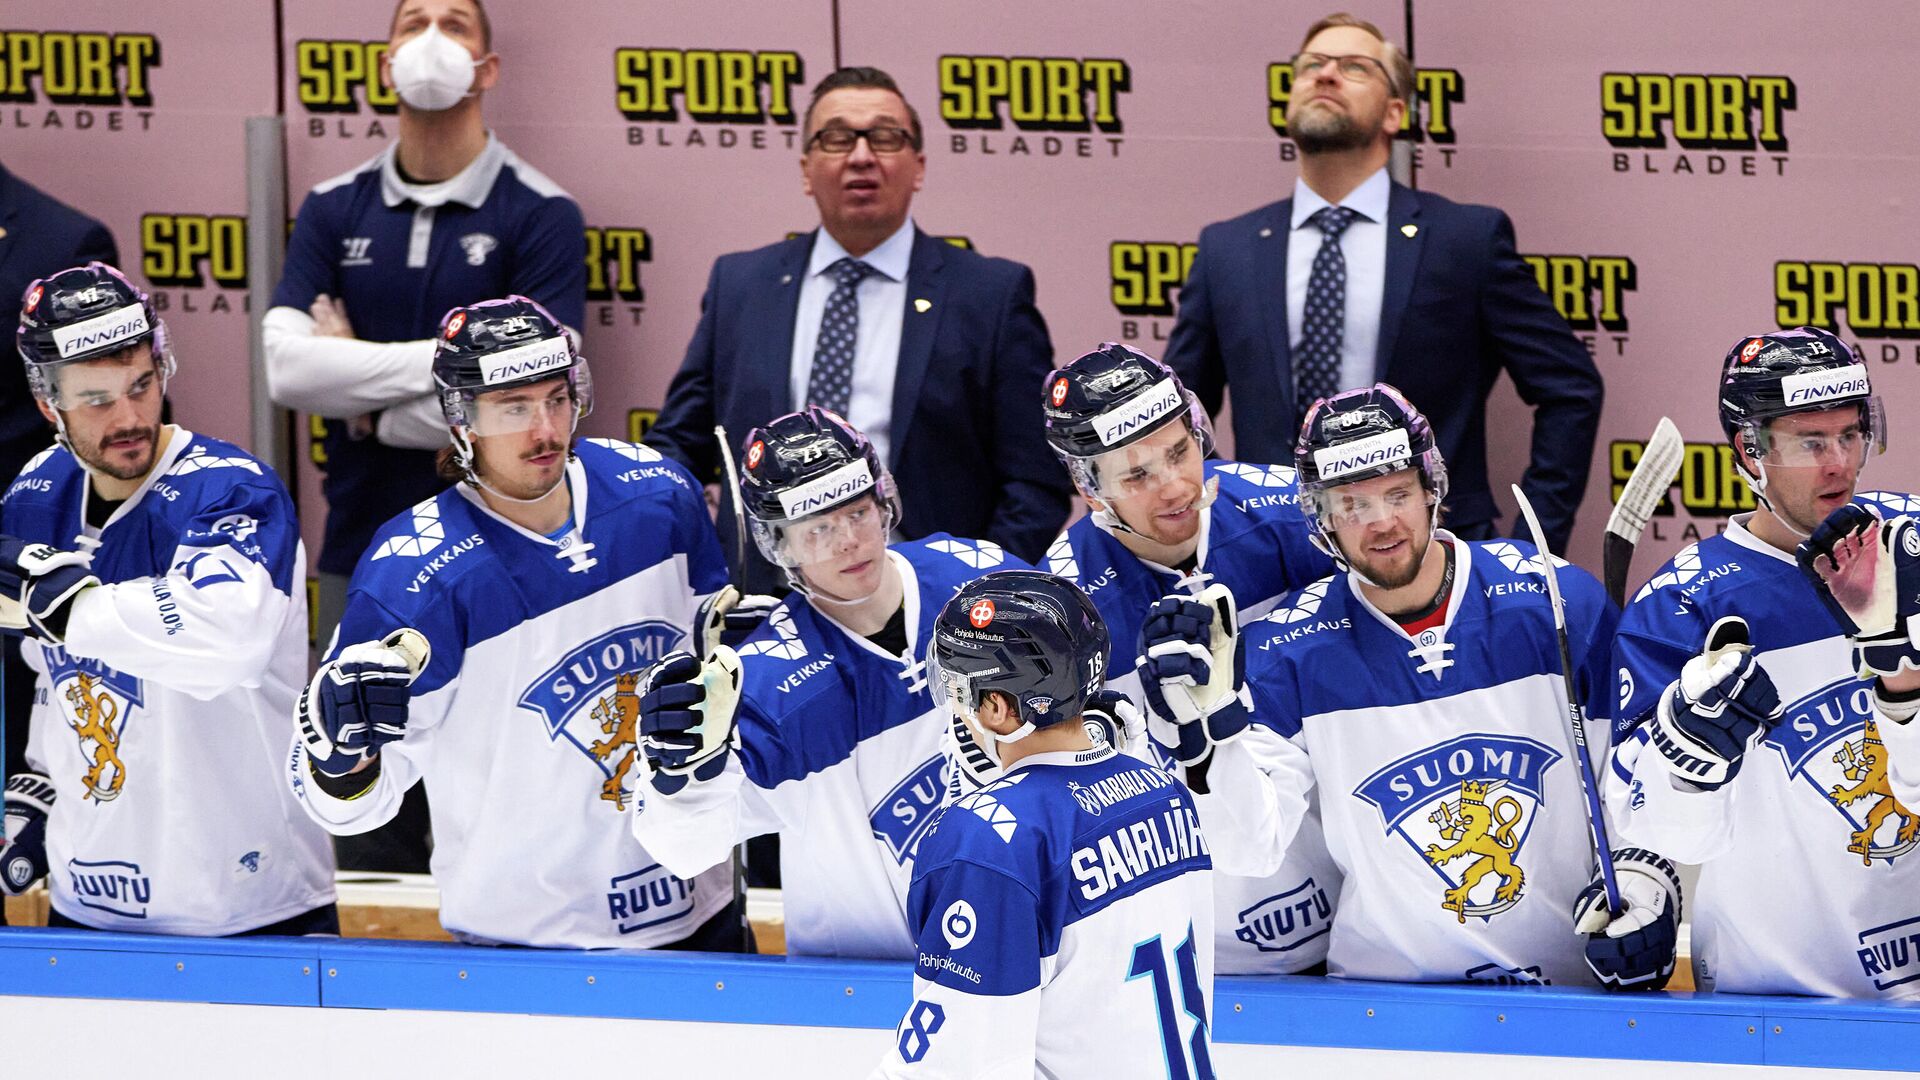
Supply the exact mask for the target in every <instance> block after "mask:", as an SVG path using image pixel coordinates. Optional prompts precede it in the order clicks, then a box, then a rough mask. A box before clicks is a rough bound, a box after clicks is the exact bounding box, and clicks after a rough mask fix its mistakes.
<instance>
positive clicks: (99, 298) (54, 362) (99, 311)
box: [15, 262, 174, 409]
mask: <svg viewBox="0 0 1920 1080" xmlns="http://www.w3.org/2000/svg"><path fill="white" fill-rule="evenodd" d="M142 341H149V342H152V348H153V360H154V369H155V370H156V371H157V372H158V373H159V376H160V388H161V390H162V391H163V392H164V391H165V389H166V381H167V379H168V378H169V377H170V376H172V375H173V371H174V362H173V353H172V351H171V350H170V349H168V347H167V329H166V325H165V324H164V323H162V322H161V321H160V317H159V315H158V314H156V313H155V311H154V309H153V300H152V298H150V297H149V296H148V295H147V294H146V293H144V292H142V291H141V290H140V288H139V287H138V286H136V285H134V283H133V282H131V281H128V280H127V278H126V275H124V274H122V273H121V272H120V271H118V270H116V269H114V268H113V267H111V266H108V265H107V264H106V263H103V262H90V263H88V264H86V265H85V266H75V267H71V268H69V269H66V270H62V271H60V272H59V273H57V274H52V275H49V276H47V277H44V278H40V279H39V280H37V281H35V282H34V283H33V284H31V285H28V286H27V290H26V292H25V293H23V294H22V295H21V299H20V328H19V330H17V331H16V332H15V342H16V345H17V347H18V348H19V351H20V358H21V359H22V360H23V361H25V362H26V365H27V385H28V386H29V387H31V388H32V390H33V396H34V397H36V398H39V399H40V400H41V401H44V402H46V403H47V404H49V405H51V406H53V407H54V408H56V409H71V408H74V407H75V406H77V405H78V404H80V403H81V402H79V401H77V400H75V401H67V400H64V399H63V396H62V395H61V393H60V387H59V380H58V379H56V378H55V377H54V376H55V369H57V368H58V367H59V366H60V365H62V364H70V363H75V362H78V361H82V360H97V359H100V358H101V357H104V356H111V355H113V354H114V353H117V352H119V351H121V350H122V349H126V348H129V347H131V346H134V345H137V344H139V343H140V342H142ZM87 403H89V404H95V405H104V404H108V403H109V402H107V401H100V400H98V399H97V395H90V396H89V397H88V399H87Z"/></svg>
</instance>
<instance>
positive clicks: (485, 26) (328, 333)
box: [265, 0, 586, 870]
mask: <svg viewBox="0 0 1920 1080" xmlns="http://www.w3.org/2000/svg"><path fill="white" fill-rule="evenodd" d="M380 75H381V81H382V82H383V83H385V84H386V85H388V86H390V87H392V88H393V89H394V91H395V92H396V93H398V95H399V97H400V137H399V140H398V141H397V142H395V143H394V144H393V145H392V146H390V147H388V148H387V149H386V150H384V151H382V152H381V153H380V154H379V156H377V157H375V158H374V159H373V160H371V161H368V162H367V163H365V164H364V165H361V166H360V167H358V168H356V169H354V170H353V171H352V172H349V173H347V174H345V175H342V176H337V177H334V178H333V179H331V180H327V181H325V182H323V183H321V184H319V185H317V186H315V187H314V188H313V190H312V192H311V193H310V194H309V195H308V197H307V199H306V201H305V203H304V204H302V206H301V208H300V215H299V219H298V221H296V222H295V224H294V230H293V236H292V238H291V239H290V240H289V241H288V246H287V266H286V271H285V273H284V275H283V276H282V277H281V279H280V285H279V287H278V288H277V289H276V290H275V291H274V297H273V305H272V307H271V309H270V310H269V311H268V312H267V315H266V320H265V343H266V354H267V377H268V383H269V386H270V387H271V389H272V392H273V398H274V400H275V401H276V402H278V403H280V404H281V405H285V406H287V407H288V408H291V409H297V410H300V411H302V412H308V413H313V414H315V415H317V416H320V417H324V418H325V419H326V421H327V423H326V438H325V449H326V484H325V492H326V496H327V502H328V507H329V510H328V514H327V524H326V534H325V539H324V541H323V543H322V544H321V548H320V556H319V559H318V560H317V568H318V571H319V579H320V592H319V601H318V604H317V612H316V614H317V617H318V623H319V629H320V641H321V644H322V645H323V646H324V645H325V643H326V640H327V638H329V637H330V636H331V635H332V632H333V628H334V626H335V624H336V623H338V621H339V618H340V612H341V608H342V606H343V605H344V603H345V600H346V586H347V578H348V576H349V575H350V574H352V572H353V567H354V563H355V562H356V561H357V560H358V559H359V557H360V555H361V553H362V552H363V551H364V550H366V547H367V545H368V542H369V541H370V539H371V538H372V536H373V533H374V531H375V530H376V529H377V528H379V526H380V525H381V523H382V522H385V521H386V520H388V519H389V518H392V517H393V516H394V515H396V514H398V513H400V512H401V511H403V510H405V509H406V508H407V507H409V506H412V505H414V504H415V503H418V502H420V501H421V500H422V499H426V498H429V497H431V496H432V495H433V494H434V493H436V492H438V491H439V490H440V489H441V488H442V487H443V486H444V485H443V484H442V483H441V482H440V481H439V480H438V479H436V477H435V474H434V464H433V461H434V451H435V450H437V449H438V448H440V447H441V446H444V445H445V444H446V425H445V422H444V420H443V419H442V417H441V414H440V406H439V403H438V400H437V398H436V397H435V395H434V384H433V377H432V371H431V369H432V358H433V342H432V340H431V338H432V336H433V331H434V328H435V325H436V323H437V321H438V319H439V317H440V315H441V314H443V313H444V312H446V311H447V310H449V309H451V308H454V307H457V306H460V305H463V304H469V303H472V302H474V301H476V300H479V299H482V298H485V297H491V296H506V295H509V294H518V295H522V296H526V297H529V298H531V299H533V300H537V301H539V302H540V303H541V304H542V305H544V306H545V307H546V308H547V310H549V311H551V312H553V314H554V315H555V316H556V317H557V318H558V319H559V320H560V321H561V322H563V323H565V324H566V325H568V326H570V327H575V328H577V327H579V325H580V323H581V321H582V319H583V318H584V307H585V302H586V263H585V259H586V249H585V235H584V231H583V222H582V219H581V216H580V209H579V207H578V206H577V205H575V203H574V202H573V200H572V198H570V197H569V196H568V195H567V194H566V192H564V191H562V190H561V189H560V188H559V187H558V186H557V185H556V184H554V183H553V181H551V180H549V179H547V178H546V177H545V176H543V175H541V174H540V173H539V172H537V171H535V170H534V169H532V168H530V167H528V166H527V165H526V164H525V163H524V162H522V161H521V160H520V159H519V158H518V157H516V156H515V155H514V154H513V152H512V151H510V150H508V149H507V148H506V147H505V146H503V145H502V144H501V143H500V141H499V139H497V138H495V137H494V136H492V135H491V134H489V132H488V131H487V127H486V123H485V120H484V119H483V117H482V116H481V99H482V96H483V95H484V94H485V93H486V92H487V91H488V90H491V89H493V87H494V86H495V84H496V83H497V82H498V81H499V78H500V58H499V57H498V56H497V55H495V54H494V53H493V51H492V28H491V25H490V24H489V22H488V19H487V13H486V10H485V8H483V7H482V6H481V3H480V0H401V3H400V4H399V6H398V7H397V8H396V9H395V11H394V17H393V24H392V29H391V35H390V37H389V41H388V51H387V54H386V56H385V57H384V58H383V59H382V61H381V67H380ZM416 803H417V799H416ZM410 817H411V818H413V819H415V820H416V821H417V823H416V824H414V825H411V826H409V825H406V824H404V823H405V822H406V821H408V820H409V818H410ZM401 821H402V822H403V824H402V825H401V826H400V828H402V829H405V830H407V831H408V832H410V833H411V834H414V835H415V836H416V837H424V835H425V828H426V822H425V815H424V806H423V805H417V807H416V809H415V810H414V811H413V812H412V813H411V814H410V815H403V816H402V818H401ZM395 839H396V840H397V839H398V838H397V837H396V838H395ZM366 842H367V841H366V840H361V841H356V842H355V843H366ZM373 843H375V844H378V843H379V841H373ZM341 857H342V862H343V865H347V866H349V867H355V868H360V867H369V868H377V869H385V870H404V869H424V865H425V859H426V850H425V846H424V843H423V842H421V840H419V839H415V840H413V841H411V842H409V843H406V844H404V845H402V846H401V847H400V848H399V849H398V850H395V851H391V852H382V853H381V856H380V857H378V858H374V861H373V863H372V864H369V863H368V862H367V861H366V860H367V858H371V857H373V856H372V853H368V855H367V856H365V857H363V856H362V854H361V853H360V852H358V851H355V850H352V849H350V848H347V847H345V846H343V850H342V852H341Z"/></svg>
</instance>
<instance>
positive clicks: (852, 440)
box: [740, 405, 900, 570]
mask: <svg viewBox="0 0 1920 1080" xmlns="http://www.w3.org/2000/svg"><path fill="white" fill-rule="evenodd" d="M866 498H870V499H871V500H872V501H873V502H874V504H875V511H876V516H875V517H874V518H872V519H871V520H869V521H863V522H859V523H848V524H849V525H850V526H851V525H856V524H857V525H858V526H859V527H864V528H867V529H869V530H871V531H875V532H877V533H878V534H879V535H883V536H884V535H887V534H890V533H892V531H893V526H894V523H895V522H897V521H899V520H900V502H899V498H898V496H897V494H896V493H895V491H894V487H893V476H892V474H891V473H889V472H888V471H887V467H886V466H885V465H884V464H882V463H881V461H880V454H879V453H878V452H877V451H876V450H875V449H874V448H873V444H872V443H870V442H868V441H867V437H866V436H865V435H862V434H861V433H860V432H859V431H857V430H855V429H854V427H853V426H852V425H851V424H848V423H847V422H846V421H845V420H842V419H841V418H840V417H839V416H837V415H835V414H834V413H832V412H830V411H828V410H826V409H823V408H821V407H819V406H818V405H810V406H808V407H807V408H806V409H804V410H802V411H800V412H795V413H788V414H787V415H785V416H782V417H779V418H778V419H775V420H773V421H772V422H770V423H768V424H767V425H766V426H765V427H759V428H755V429H753V431H752V432H750V433H748V435H747V439H746V443H745V444H744V447H743V449H742V451H741V457H740V505H741V506H742V508H744V509H745V510H746V513H747V519H748V527H749V528H750V530H751V531H752V533H753V542H754V545H755V546H756V547H758V548H759V549H760V554H761V555H763V556H765V557H766V559H767V561H768V562H770V563H773V564H774V565H775V566H780V567H785V568H787V569H789V570H791V569H793V568H795V567H798V566H802V565H806V564H808V563H812V562H816V561H819V557H820V552H821V550H822V549H824V547H825V546H826V544H827V543H829V542H830V538H822V539H821V541H820V542H819V543H811V544H809V543H802V542H800V541H801V539H802V538H803V535H804V534H803V533H802V532H801V531H800V530H799V529H798V528H797V526H799V525H800V524H801V523H802V522H806V521H809V520H812V519H814V518H817V517H819V516H820V515H821V514H824V513H827V512H829V511H832V510H837V509H839V508H840V507H842V506H844V505H846V504H848V503H850V502H853V501H854V500H857V499H866Z"/></svg>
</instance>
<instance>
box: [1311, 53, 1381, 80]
mask: <svg viewBox="0 0 1920 1080" xmlns="http://www.w3.org/2000/svg"><path fill="white" fill-rule="evenodd" d="M1328 64H1336V65H1338V67H1339V71H1340V77H1341V78H1343V79H1345V80H1347V81H1348V82H1367V81H1369V80H1372V79H1379V80H1381V81H1382V82H1385V83H1387V84H1389V85H1391V84H1392V82H1393V80H1392V79H1391V78H1390V77H1388V75H1387V67H1386V65H1385V64H1382V63H1381V62H1380V61H1378V60H1375V59H1374V58H1373V57H1371V56H1328V55H1327V54H1325V53H1314V52H1303V53H1301V54H1300V55H1299V56H1296V57H1294V58H1293V77H1294V78H1296V79H1304V78H1306V77H1307V76H1309V75H1312V74H1313V73H1315V72H1317V71H1319V70H1320V69H1321V68H1323V67H1326V66H1327V65H1328Z"/></svg>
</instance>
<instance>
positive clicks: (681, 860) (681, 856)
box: [633, 534, 1026, 960]
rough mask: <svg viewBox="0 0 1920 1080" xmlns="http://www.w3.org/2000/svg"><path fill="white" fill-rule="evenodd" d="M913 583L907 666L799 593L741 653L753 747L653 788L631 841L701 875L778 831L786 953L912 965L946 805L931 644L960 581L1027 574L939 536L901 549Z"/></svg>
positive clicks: (743, 703) (1017, 565)
mask: <svg viewBox="0 0 1920 1080" xmlns="http://www.w3.org/2000/svg"><path fill="white" fill-rule="evenodd" d="M887 559H888V562H889V563H891V564H892V566H893V568H894V570H895V572H897V573H898V574H899V575H900V577H901V579H902V583H903V584H904V586H905V604H906V613H905V619H906V631H907V651H906V653H905V654H904V655H902V656H894V655H891V654H889V653H887V652H886V651H885V650H883V649H881V648H880V647H879V646H878V645H875V644H874V643H873V642H871V641H869V640H867V639H866V638H864V637H862V636H860V635H858V634H855V633H852V632H851V631H849V630H847V629H846V628H845V627H843V626H842V625H840V624H839V623H838V622H836V621H834V620H833V619H831V618H829V617H828V616H826V615H824V614H822V613H821V612H820V611H818V610H817V609H815V608H814V607H813V606H812V605H811V604H808V603H807V601H806V598H805V597H804V596H801V595H800V594H798V593H795V594H793V595H791V596H788V597H787V598H786V600H785V601H784V602H783V603H782V604H781V605H780V607H779V608H777V609H775V611H774V613H773V614H772V615H771V616H769V617H768V619H767V622H766V623H765V624H763V625H762V626H761V627H760V628H759V629H757V630H755V631H754V633H753V635H752V636H751V637H749V638H748V639H747V640H746V641H745V642H744V643H742V644H741V646H740V648H739V650H738V652H739V654H740V662H741V668H742V684H741V697H740V708H739V712H738V723H739V732H740V752H739V753H738V754H735V755H734V756H733V757H732V759H731V760H730V761H729V762H728V763H727V767H726V771H725V772H724V773H723V774H722V775H720V776H718V777H716V778H714V779H713V780H711V781H708V782H705V783H694V784H689V785H687V786H686V787H685V788H683V789H681V790H680V791H679V792H677V793H675V794H674V795H672V796H663V795H660V794H658V793H656V792H653V791H651V790H644V789H643V791H642V796H643V798H642V800H641V801H640V802H639V804H638V805H637V806H636V808H635V812H634V816H633V833H634V836H636V837H637V838H638V839H639V840H640V842H641V843H642V844H644V845H646V847H647V850H649V851H652V852H654V853H655V854H656V855H658V856H659V858H660V860H661V862H663V863H665V864H666V865H667V866H668V867H670V868H672V869H673V870H675V871H676V872H679V873H681V874H688V875H690V874H695V873H698V872H700V871H701V870H704V869H705V868H707V867H709V866H712V865H713V864H714V863H716V862H718V861H720V860H722V859H725V858H726V857H727V855H728V852H730V851H731V850H732V848H733V845H734V844H736V843H739V842H740V841H743V840H746V839H747V838H749V837H753V836H758V835H761V834H762V833H770V832H778V833H780V881H781V903H782V907H783V909H784V911H785V918H786V936H787V951H788V952H789V953H792V954H793V955H796V956H857V957H867V958H872V959H887V960H903V959H908V958H911V957H912V956H913V935H912V933H911V931H910V930H909V929H908V925H907V887H908V885H909V884H910V882H911V875H912V873H913V856H914V851H915V849H916V848H917V847H918V846H919V843H920V839H921V837H922V836H923V835H925V833H926V830H927V826H929V825H931V824H932V823H933V817H934V814H935V812H936V811H938V810H939V808H940V805H941V803H942V802H943V801H944V800H945V798H946V794H947V769H948V768H949V765H948V763H947V758H946V756H945V753H944V750H943V746H942V739H943V737H944V735H945V733H946V730H947V721H946V716H945V713H944V712H943V711H942V710H941V708H940V706H939V704H938V702H936V701H935V699H934V698H933V696H932V691H931V690H930V688H929V685H928V680H929V679H930V678H931V677H932V673H931V672H930V671H928V670H927V643H928V642H930V641H931V640H932V627H933V620H934V618H935V617H936V616H937V615H939V614H940V609H941V608H942V607H944V606H945V605H946V602H947V600H948V599H949V598H950V597H952V596H953V594H954V592H955V591H956V590H957V589H959V588H960V586H962V585H964V584H966V583H967V582H969V581H972V580H973V579H974V578H977V577H979V576H980V575H982V574H984V573H987V572H989V571H993V570H1006V569H1024V568H1025V567H1026V564H1024V563H1022V562H1021V561H1020V560H1018V559H1015V558H1012V557H1011V556H1008V555H1007V554H1006V553H1005V552H1003V551H1002V550H1001V549H1000V547H999V546H998V545H996V544H992V543H988V542H986V541H979V540H956V539H954V538H952V537H949V536H946V535H945V534H936V535H934V536H930V537H927V538H926V539H923V540H915V541H911V542H907V543H900V544H894V545H892V547H891V548H889V550H888V553H887Z"/></svg>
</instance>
